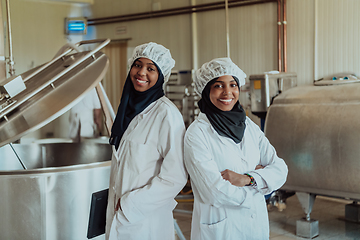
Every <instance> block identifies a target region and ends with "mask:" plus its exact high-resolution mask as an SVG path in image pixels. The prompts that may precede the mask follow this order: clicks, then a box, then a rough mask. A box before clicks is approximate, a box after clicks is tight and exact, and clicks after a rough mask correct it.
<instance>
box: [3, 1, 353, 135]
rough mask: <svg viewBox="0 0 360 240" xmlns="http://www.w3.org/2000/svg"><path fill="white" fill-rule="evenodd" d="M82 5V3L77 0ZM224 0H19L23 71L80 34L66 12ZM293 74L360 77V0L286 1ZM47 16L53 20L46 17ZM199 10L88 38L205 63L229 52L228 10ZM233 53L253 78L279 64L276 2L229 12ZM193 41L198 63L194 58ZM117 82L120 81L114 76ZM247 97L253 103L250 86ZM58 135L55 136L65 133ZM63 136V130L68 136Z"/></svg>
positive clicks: (17, 38)
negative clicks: (149, 45)
mask: <svg viewBox="0 0 360 240" xmlns="http://www.w3.org/2000/svg"><path fill="white" fill-rule="evenodd" d="M4 2H5V1H4V0H2V5H3V11H4V6H5V4H4ZM74 2H76V1H74ZM191 2H195V4H205V3H210V2H218V1H214V0H196V1H194V0H193V1H191V0H189V1H178V0H156V1H155V0H152V1H148V0H134V1H131V4H129V1H127V0H117V1H113V0H101V1H100V0H94V1H93V4H81V3H69V2H67V1H64V2H61V1H50V0H48V1H35V0H12V1H11V3H10V4H11V5H10V7H11V19H12V31H13V51H14V58H15V68H16V73H17V74H19V73H21V72H24V71H26V70H28V69H30V68H33V67H35V66H38V65H39V64H41V63H43V62H45V61H49V60H50V59H51V58H52V57H53V56H54V54H55V53H56V52H57V50H58V49H59V48H60V47H61V46H62V45H64V44H65V43H66V42H77V40H76V39H77V38H78V36H67V35H65V34H64V18H65V17H75V16H76V17H81V16H85V17H88V18H99V17H111V16H117V15H125V14H135V13H139V14H141V13H142V12H149V11H152V10H160V9H161V10H164V9H170V8H177V7H185V6H189V5H191ZM286 2H287V4H286V6H287V7H286V10H287V66H288V68H287V71H288V72H296V73H297V76H298V85H305V84H312V82H313V80H314V79H319V78H321V77H324V76H327V75H329V74H333V73H339V72H345V71H349V72H354V73H355V74H357V75H360V69H359V68H358V66H359V64H360V58H359V56H360V54H359V53H360V48H359V47H358V42H357V39H359V35H360V28H359V27H358V24H359V22H360V16H359V15H358V14H357V12H356V11H357V9H359V7H360V1H358V0H301V1H299V0H287V1H286ZM45 19H46V20H45ZM196 28H197V32H196V36H193V35H192V15H191V14H185V15H176V16H167V17H161V18H153V19H145V20H136V21H128V22H118V23H111V24H102V25H95V26H89V29H88V35H87V36H84V38H87V39H89V38H110V39H111V40H124V41H126V42H127V48H128V55H129V53H131V51H132V49H133V48H134V47H135V46H137V45H139V44H141V43H145V42H149V41H154V42H158V43H160V44H163V45H164V46H166V47H167V48H169V49H170V50H171V53H172V55H173V57H174V59H175V60H176V65H175V68H174V69H175V70H190V69H192V68H193V66H198V67H200V66H201V64H203V63H204V62H205V61H208V60H211V59H212V58H215V57H225V56H226V27H225V10H214V11H207V12H199V13H196ZM229 30H230V31H229V37H230V57H231V58H232V60H233V61H234V62H235V63H236V64H238V65H239V67H240V68H241V69H242V70H244V72H245V73H246V74H247V76H250V75H252V74H259V73H263V72H267V71H271V70H278V69H277V61H278V59H277V58H278V56H277V4H276V2H269V3H263V4H256V5H250V6H243V7H234V8H230V9H229ZM193 39H197V46H198V47H197V56H198V57H197V61H196V62H195V63H194V62H193V59H194V58H193V49H192V47H193V42H192V41H193ZM114 81H117V80H116V79H114ZM240 101H241V102H242V103H243V104H244V105H245V107H247V106H248V105H249V104H250V101H249V93H248V92H247V87H244V88H243V91H242V94H241V97H240ZM58 134H59V133H56V134H55V135H58ZM61 134H62V133H60V135H61Z"/></svg>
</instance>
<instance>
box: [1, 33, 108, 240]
mask: <svg viewBox="0 0 360 240" xmlns="http://www.w3.org/2000/svg"><path fill="white" fill-rule="evenodd" d="M109 41H110V40H108V39H105V40H93V41H83V42H80V43H78V44H77V45H76V46H80V45H82V44H93V43H99V42H100V43H101V44H99V46H97V47H95V48H94V49H93V50H91V51H83V52H81V51H79V50H77V49H75V48H74V47H72V46H70V47H68V48H65V49H64V50H63V51H62V52H61V53H60V55H58V56H56V57H55V58H54V59H53V60H51V61H50V62H48V63H45V64H44V65H42V66H39V67H37V68H35V69H32V70H29V71H28V72H25V73H23V74H21V75H19V76H15V77H12V78H9V79H6V80H5V81H1V82H0V146H2V147H1V148H0V239H1V240H2V239H4V240H23V239H27V240H45V239H48V240H63V239H66V240H72V239H73V240H85V239H87V232H88V223H89V213H90V201H91V198H92V193H94V192H98V191H101V190H104V189H106V188H108V186H109V176H110V160H111V154H112V149H111V147H110V146H109V145H108V144H96V143H90V142H89V143H81V144H80V143H47V144H13V143H12V142H14V141H16V140H18V139H19V138H21V137H22V136H24V135H25V134H27V133H29V132H31V131H34V130H37V129H39V128H40V127H42V126H44V125H45V124H47V123H49V122H50V121H52V120H53V119H55V118H56V117H58V116H60V115H61V114H62V113H64V112H66V111H68V110H69V109H70V108H71V107H72V106H74V105H75V104H76V103H77V102H79V101H80V100H81V98H82V96H84V95H85V94H86V92H88V91H90V90H91V89H93V88H94V87H95V86H96V87H97V89H101V85H100V84H99V82H100V81H101V79H102V78H103V76H104V75H105V73H106V70H107V68H108V65H109V60H108V58H107V56H106V55H105V54H103V53H101V52H99V50H100V49H101V48H102V47H104V46H105V45H106V44H108V43H109ZM73 50H76V51H77V53H74V54H70V53H71V52H72V51H73ZM99 91H101V90H99ZM98 94H99V92H98ZM100 95H101V94H100ZM94 239H104V235H102V236H99V237H97V238H94Z"/></svg>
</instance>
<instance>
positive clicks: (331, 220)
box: [174, 195, 360, 240]
mask: <svg viewBox="0 0 360 240" xmlns="http://www.w3.org/2000/svg"><path fill="white" fill-rule="evenodd" d="M351 202H352V201H347V200H341V199H336V198H329V197H321V196H318V197H316V199H315V203H314V206H313V210H312V213H311V215H310V216H311V219H315V220H318V221H319V236H317V237H315V238H314V239H316V240H343V239H344V240H355V239H359V240H360V224H359V223H352V222H348V221H345V205H346V204H349V203H351ZM192 206H193V204H192V203H191V202H180V203H179V204H178V206H177V207H176V209H175V211H174V218H175V219H176V221H177V224H178V225H179V227H180V229H181V231H182V233H183V235H184V236H185V238H186V239H187V240H189V239H190V231H191V214H190V212H191V210H192ZM303 217H305V213H304V212H303V210H302V208H301V205H300V203H299V201H298V199H297V197H296V196H295V195H294V196H292V197H290V198H288V199H287V200H286V208H285V209H283V210H282V211H279V209H278V208H277V207H269V220H270V240H290V239H291V240H292V239H297V240H300V239H302V240H304V239H306V238H302V237H298V236H296V221H297V220H300V219H302V218H303Z"/></svg>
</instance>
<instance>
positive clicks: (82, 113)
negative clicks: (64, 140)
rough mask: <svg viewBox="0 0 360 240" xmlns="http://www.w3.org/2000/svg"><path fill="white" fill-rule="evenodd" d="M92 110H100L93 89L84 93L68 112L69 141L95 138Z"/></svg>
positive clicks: (95, 128)
mask: <svg viewBox="0 0 360 240" xmlns="http://www.w3.org/2000/svg"><path fill="white" fill-rule="evenodd" d="M94 109H101V104H100V101H99V97H98V95H97V93H96V90H95V88H94V89H92V90H91V91H90V92H88V93H86V94H85V96H84V97H83V99H82V100H81V101H80V102H79V103H77V104H76V105H75V106H74V107H72V108H71V110H70V116H69V122H70V126H69V137H70V138H71V139H76V140H79V139H80V137H86V138H92V137H95V134H96V130H97V126H96V123H95V121H94Z"/></svg>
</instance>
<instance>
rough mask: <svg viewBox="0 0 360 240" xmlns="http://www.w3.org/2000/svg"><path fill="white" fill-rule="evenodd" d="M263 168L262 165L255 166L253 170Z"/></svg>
mask: <svg viewBox="0 0 360 240" xmlns="http://www.w3.org/2000/svg"><path fill="white" fill-rule="evenodd" d="M263 168H264V166H263V165H260V164H259V165H257V166H256V167H255V170H258V169H263Z"/></svg>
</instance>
